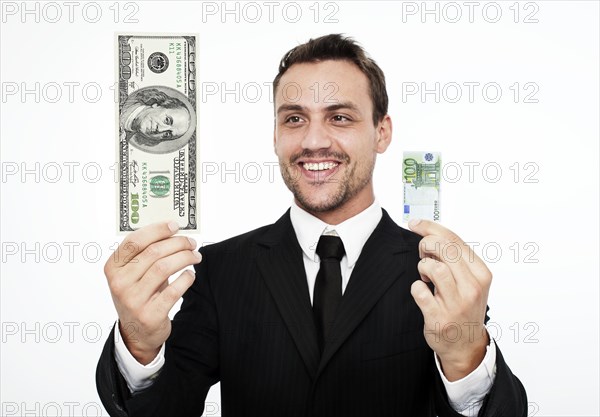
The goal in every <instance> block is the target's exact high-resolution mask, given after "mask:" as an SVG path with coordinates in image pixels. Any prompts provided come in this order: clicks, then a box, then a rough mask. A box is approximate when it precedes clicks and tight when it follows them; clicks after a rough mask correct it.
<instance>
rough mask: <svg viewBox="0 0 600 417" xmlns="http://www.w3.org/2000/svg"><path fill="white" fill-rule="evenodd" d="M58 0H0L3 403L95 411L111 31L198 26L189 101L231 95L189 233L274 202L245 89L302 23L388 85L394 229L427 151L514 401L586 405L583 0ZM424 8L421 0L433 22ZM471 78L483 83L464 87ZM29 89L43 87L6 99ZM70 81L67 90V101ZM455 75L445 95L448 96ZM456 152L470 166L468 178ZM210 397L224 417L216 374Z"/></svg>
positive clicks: (591, 277) (593, 213)
mask: <svg viewBox="0 0 600 417" xmlns="http://www.w3.org/2000/svg"><path fill="white" fill-rule="evenodd" d="M36 4H37V6H36ZM111 5H112V6H111ZM286 5H287V6H286ZM255 6H257V7H255ZM284 6H285V7H286V8H285V12H284ZM311 6H312V9H311V8H310V7H311ZM24 7H27V8H29V9H30V10H33V12H31V13H30V14H24V13H23V8H24ZM71 7H74V9H72V10H73V14H72V16H69V6H68V5H65V4H64V3H63V2H57V3H53V4H51V5H46V4H45V3H39V2H35V3H34V2H31V3H27V5H26V6H24V5H23V4H22V3H21V2H3V3H2V23H1V25H2V27H1V38H2V40H1V77H2V92H3V94H2V102H1V105H2V109H1V110H2V111H1V113H2V116H1V129H2V130H1V137H2V138H1V151H2V183H1V185H2V203H1V210H2V211H1V227H2V229H1V241H2V270H1V300H0V301H1V308H0V312H1V322H2V344H1V348H2V350H1V362H0V367H1V369H2V371H1V379H0V383H1V387H0V397H1V398H0V404H1V406H2V412H0V414H3V415H57V414H58V415H63V416H67V415H82V414H83V415H97V413H99V412H100V409H99V408H98V407H99V406H98V404H100V401H99V399H98V397H97V394H96V388H95V380H94V373H95V367H96V363H97V359H98V357H99V354H100V351H101V349H102V346H103V344H104V341H105V339H106V337H107V336H108V332H109V329H110V328H111V326H112V323H113V322H114V320H115V318H116V315H115V311H114V308H113V305H112V301H111V297H110V294H109V291H108V287H107V285H106V280H105V278H104V275H103V271H102V268H103V265H104V262H105V261H106V259H107V257H108V256H109V255H110V252H111V249H110V248H111V247H113V248H114V245H115V243H116V242H119V241H120V240H121V239H122V236H120V235H118V234H117V233H116V214H115V213H116V209H117V202H116V199H115V186H116V185H115V183H114V180H113V174H114V171H113V170H111V169H110V168H111V167H114V163H115V129H116V128H115V120H114V119H115V117H114V111H115V102H114V98H113V97H114V96H113V90H111V89H110V87H111V86H112V85H113V83H114V81H115V80H114V73H115V68H114V65H115V62H114V33H115V32H166V33H169V32H173V33H186V32H191V33H197V34H198V35H199V56H198V61H199V72H198V77H199V80H200V89H201V90H200V95H201V92H202V88H204V89H205V91H206V89H207V88H211V87H212V86H214V85H217V86H218V87H219V89H221V87H226V88H228V89H230V90H235V85H236V83H239V89H238V91H239V93H240V95H239V97H238V98H236V97H235V94H233V93H231V94H228V95H225V96H224V97H221V95H220V94H215V95H209V96H205V97H204V98H203V97H201V96H200V97H199V98H198V99H199V101H200V102H201V103H200V104H199V107H198V113H199V132H200V155H199V159H200V163H201V164H202V166H204V167H205V168H214V167H215V166H216V167H218V168H219V171H220V172H219V173H217V174H214V175H205V176H204V177H203V178H202V177H201V181H203V182H202V184H201V194H200V225H201V229H202V230H201V233H199V234H198V235H197V236H195V237H196V239H197V240H198V242H214V241H219V240H222V239H224V238H226V237H230V236H233V235H236V234H239V233H242V232H245V231H248V230H250V229H253V228H255V227H259V226H261V225H264V224H267V223H272V222H273V221H275V220H276V219H277V218H278V217H279V216H280V215H281V214H282V213H283V212H284V210H285V209H286V208H287V207H288V206H289V204H290V202H291V195H290V194H289V192H288V191H287V189H286V187H285V186H284V185H283V182H282V181H281V179H280V176H279V172H278V169H277V168H275V170H274V171H273V172H274V179H270V178H269V170H270V168H269V167H268V164H269V163H273V162H276V157H275V155H274V154H273V148H272V135H273V133H272V127H273V124H272V123H273V119H272V117H273V113H272V112H273V109H272V103H271V99H270V96H269V92H270V90H269V87H268V86H266V85H265V86H263V89H262V91H261V97H260V98H259V99H258V100H253V99H255V98H256V93H257V91H256V89H252V88H251V87H252V86H255V85H256V84H252V83H258V84H259V85H262V84H263V83H268V82H270V81H272V79H273V77H274V76H275V74H276V71H277V66H278V63H279V59H280V58H281V57H282V55H283V54H284V53H285V52H286V51H287V50H288V49H290V48H291V47H293V46H295V45H297V44H298V43H301V42H304V41H306V40H308V39H309V38H310V37H316V36H320V35H323V34H327V33H345V34H348V35H351V36H353V37H355V38H356V39H357V40H358V41H359V42H360V43H361V44H362V45H364V47H365V48H366V49H367V51H369V53H370V54H371V55H372V56H373V57H374V58H375V60H376V61H377V62H378V64H379V65H380V66H381V67H382V69H383V70H384V72H385V74H386V77H387V83H388V92H389V96H390V109H389V111H390V115H391V117H392V120H393V123H394V133H393V142H392V145H391V147H390V148H389V150H388V151H387V152H386V153H385V154H383V155H381V156H380V157H379V159H378V166H377V168H376V174H375V187H376V194H377V198H378V200H379V201H380V203H381V204H382V205H383V207H385V208H386V209H387V210H388V211H389V212H390V214H391V215H392V217H393V218H395V219H396V220H397V221H398V222H400V221H401V216H402V192H401V190H402V187H401V160H402V152H403V151H404V150H435V151H441V152H442V157H443V162H444V163H445V164H446V167H445V168H446V169H445V171H444V173H445V179H446V180H445V181H444V183H443V197H442V223H443V224H444V225H446V226H447V227H449V228H451V229H453V230H454V231H456V232H457V233H458V234H459V235H460V236H462V237H463V238H464V239H465V240H467V241H471V242H475V243H474V246H476V250H477V252H478V253H479V254H481V255H482V256H484V257H485V258H486V259H487V260H488V261H489V262H488V265H489V267H490V269H491V270H492V271H493V273H494V282H493V285H492V289H491V294H490V299H489V304H490V306H491V311H490V316H491V318H492V321H493V322H494V323H495V327H494V329H495V330H496V336H497V337H496V340H497V343H498V344H499V346H500V348H501V350H502V352H503V354H504V356H505V358H506V360H507V361H508V363H509V365H510V367H511V369H512V371H513V372H514V373H515V374H516V375H517V376H518V377H519V378H520V379H521V381H522V382H523V384H524V385H525V387H526V389H527V394H528V399H529V401H530V415H538V416H566V415H569V416H598V415H599V413H600V409H599V404H598V391H599V384H598V369H599V368H598V367H599V364H598V356H599V355H598V353H599V352H598V346H599V344H598V328H599V323H598V281H599V271H598V252H599V251H598V185H599V184H598V154H599V149H598V139H599V132H598V114H599V106H598V103H599V101H598V91H599V85H598V84H599V83H598V74H599V66H598V63H599V45H598V43H599V31H598V21H599V5H598V2H595V1H569V2H567V1H537V2H529V3H526V2H521V3H517V4H516V5H515V4H514V2H513V1H510V2H498V3H494V4H490V3H489V2H478V3H477V4H476V5H475V6H474V13H473V15H472V17H470V16H469V8H468V6H466V5H465V4H464V3H463V2H457V3H453V4H450V5H448V4H446V3H438V2H427V4H426V5H423V4H422V3H421V2H392V1H383V2H368V3H367V2H358V1H357V2H330V3H320V4H317V5H316V6H314V5H313V2H302V3H296V4H292V5H288V3H285V2H279V4H278V5H276V6H275V7H274V9H273V15H272V18H271V19H270V17H269V8H268V7H269V6H267V5H265V3H263V2H257V3H254V4H253V5H251V6H246V8H244V4H243V3H239V4H238V5H237V6H235V3H233V2H232V3H229V4H228V5H227V7H228V8H229V9H231V10H234V12H232V13H231V14H226V15H222V11H223V8H224V7H225V6H224V5H223V4H222V3H221V2H213V3H210V4H208V5H205V6H204V12H205V13H203V6H202V4H201V3H200V2H191V1H180V2H129V3H120V4H116V5H114V4H113V3H110V2H109V3H106V4H105V3H94V4H90V3H89V2H88V3H86V2H75V6H71ZM236 7H237V10H238V12H237V13H236V12H235V10H236V9H235V8H236ZM424 7H427V8H428V9H430V10H435V8H436V7H437V10H438V11H439V22H436V15H435V14H425V15H423V14H422V13H423V8H424ZM15 8H16V10H15ZM215 9H217V13H216V14H209V13H207V12H208V11H210V10H215ZM298 9H299V10H300V11H301V13H302V14H301V16H299V18H298V21H297V22H295V23H293V20H295V19H296V12H297V10H298ZM484 9H485V12H484ZM498 9H499V10H500V11H501V13H502V15H501V16H500V17H499V19H498V21H497V22H496V23H493V22H492V21H493V20H495V19H496V11H497V10H498ZM36 10H37V11H36ZM98 10H100V11H101V15H100V16H99V17H96V14H97V11H98ZM257 10H260V11H261V13H262V16H261V17H260V19H258V22H256V23H252V22H251V21H252V20H256V19H255V17H256V11H257ZM315 10H319V12H320V13H319V15H318V16H316V15H315ZM515 10H519V12H520V13H519V15H518V16H516V14H515ZM57 11H59V12H60V13H61V14H60V15H57ZM115 11H119V14H118V16H116V14H115ZM413 11H414V12H415V14H410V13H411V12H413ZM457 11H460V12H461V14H462V16H461V18H460V19H458V22H456V23H452V22H451V21H452V20H456V19H455V16H456V12H457ZM13 12H14V13H15V14H13ZM327 17H328V18H327ZM36 19H37V20H38V22H36ZM236 19H238V20H239V23H237V22H236ZM52 20H58V21H57V22H56V23H52V22H51V21H52ZM94 20H97V22H93V21H94ZM115 20H116V22H115ZM270 20H272V22H271V21H270ZM315 20H316V23H315ZM332 20H337V23H335V22H331V21H332ZM422 20H424V22H423V21H422ZM515 20H517V22H515ZM525 20H527V21H529V23H526V22H525ZM535 20H537V22H535ZM136 21H137V22H136ZM471 82H473V83H479V86H478V87H475V89H474V93H475V94H474V96H473V100H470V99H469V96H468V93H469V91H468V88H467V85H468V84H466V85H465V84H464V83H471ZM36 83H39V84H38V87H37V90H38V91H39V94H38V97H36V94H35V93H30V94H25V95H24V96H23V95H22V94H21V93H22V90H23V89H29V90H33V91H35V90H36ZM53 83H54V84H53ZM65 83H78V84H71V85H74V87H73V88H74V90H73V91H74V94H73V97H72V100H71V98H70V97H69V89H68V87H67V86H68V85H69V84H65ZM215 83H216V84H215ZM415 83H416V84H415ZM422 83H424V84H422ZM435 83H439V86H440V87H439V88H440V97H439V103H437V102H436V98H435V95H434V94H427V95H425V96H424V97H421V94H420V92H419V93H418V94H415V95H404V97H403V91H404V92H405V93H406V92H407V91H408V89H410V88H411V87H413V86H415V85H416V86H418V87H419V88H420V89H421V88H422V87H426V88H428V89H434V87H435ZM452 83H457V84H458V85H459V86H461V88H462V97H461V99H460V100H459V101H458V102H456V103H452V102H451V101H452V100H453V99H454V97H455V95H456V89H455V88H454V87H453V86H456V85H457V84H452ZM487 83H497V85H498V86H500V88H501V93H502V96H501V97H500V99H499V100H498V101H497V102H495V103H493V102H491V101H494V100H493V99H494V96H495V90H494V89H488V90H487V95H484V94H483V93H482V87H483V86H484V85H485V84H487ZM515 83H519V87H518V91H519V92H520V94H519V97H515V90H517V87H516V86H515ZM525 83H532V84H528V87H527V88H525ZM88 84H89V86H88V87H87V90H85V91H84V90H83V87H84V86H85V85H88ZM56 85H58V86H61V90H58V92H60V93H61V97H60V98H59V99H58V101H57V100H56V95H57V89H56ZM495 85H496V84H492V86H495ZM15 86H16V88H17V89H18V90H17V91H16V93H15V94H9V93H10V92H12V91H14V89H15ZM97 86H99V87H100V91H99V92H100V94H101V96H100V97H98V99H97V100H96V95H97V93H98V91H97V89H96V87H97ZM245 86H247V87H246V89H245V90H244V87H245ZM511 86H513V87H512V89H511ZM453 88H454V89H453ZM534 90H535V93H534V94H533V95H532V96H530V97H529V99H528V100H527V101H532V100H533V101H536V100H537V102H533V103H527V102H525V101H526V100H525V96H526V95H527V94H528V93H532V92H534ZM219 93H220V91H219ZM515 98H516V99H517V100H516V101H517V102H516V103H515ZM50 101H57V102H56V103H52V102H50ZM251 101H256V102H255V103H252V102H251ZM471 101H472V102H471ZM236 163H239V168H237V169H236ZM469 163H478V164H479V165H478V166H474V172H473V176H472V177H471V178H469V171H468V165H465V164H469ZM515 163H518V164H519V165H518V169H517V166H516V165H514V164H515ZM527 163H529V165H525V164H527ZM36 164H37V165H36ZM76 164H78V165H76ZM86 164H88V165H86ZM256 164H258V165H259V166H262V172H260V174H261V177H260V179H258V180H256V177H257V171H256V169H255V167H256ZM264 164H267V165H264ZM486 164H488V165H487V170H486V171H485V172H484V171H483V169H482V168H483V167H484V165H486ZM69 165H70V166H72V167H73V176H72V178H69V169H68V166H69ZM57 166H58V167H61V168H62V170H61V171H60V173H61V177H60V178H59V179H57V180H56V181H55V182H52V181H54V180H55V178H56V176H57V170H56V167H57ZM84 166H86V170H85V171H84V170H83V167H84ZM98 166H99V167H100V168H101V169H102V172H101V173H100V175H99V177H98V178H96V177H97V172H96V169H95V168H96V167H98ZM245 167H246V168H245ZM253 167H254V168H253ZM457 167H460V168H461V171H460V172H458V171H457V169H456V168H457ZM497 167H500V169H501V177H498V178H496V171H497ZM511 167H512V169H511ZM223 168H225V169H228V170H229V171H230V173H229V174H226V175H225V176H224V177H222V176H221V173H222V169H223ZM15 169H16V170H17V171H16V172H14V171H15ZM24 170H30V173H29V174H26V175H24V176H23V175H22V174H23V171H24ZM13 172H14V173H13ZM236 172H237V174H238V176H239V177H238V178H236V174H235V173H236ZM516 173H519V175H518V178H515V176H516V175H515V174H516ZM201 174H202V173H200V175H201ZM458 174H461V176H460V177H457V175H458ZM528 174H529V177H527V181H529V182H527V181H526V176H527V175H528ZM36 175H37V178H36ZM496 179H497V181H496V182H492V180H496ZM255 180H256V181H255ZM93 181H95V182H93ZM532 181H534V182H532ZM515 242H516V243H515ZM86 245H87V246H86ZM69 247H72V248H73V252H72V253H69ZM84 247H85V248H86V250H85V251H84V250H83V248H84ZM484 247H485V248H486V252H485V253H482V250H483V248H484ZM57 248H59V249H61V251H60V252H57ZM497 248H500V250H501V251H502V253H501V254H498V253H497ZM511 248H512V249H511ZM98 249H100V251H101V253H99V254H98V253H97V250H98ZM517 249H518V253H517ZM26 251H29V252H26ZM535 261H537V262H535ZM98 333H99V334H98ZM207 407H208V409H207V413H206V414H207V415H220V411H219V392H218V389H217V387H213V389H212V390H211V392H210V394H209V397H208V399H207ZM102 412H103V413H104V414H106V412H105V411H102ZM11 413H12V414H11ZM27 413H29V414H27Z"/></svg>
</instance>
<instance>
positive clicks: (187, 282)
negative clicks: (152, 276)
mask: <svg viewBox="0 0 600 417" xmlns="http://www.w3.org/2000/svg"><path fill="white" fill-rule="evenodd" d="M195 279H196V274H195V272H194V271H191V270H189V269H186V270H185V271H183V272H182V273H181V275H179V277H177V279H175V281H173V282H172V283H170V284H169V285H168V286H167V288H165V289H164V290H163V291H161V293H160V295H159V296H158V297H156V299H155V300H154V302H155V303H156V306H155V307H156V311H157V312H158V313H159V314H160V315H162V316H166V315H168V314H169V311H171V309H172V308H173V306H174V305H175V303H176V302H177V301H179V299H180V298H181V297H182V296H183V294H184V293H185V292H186V291H187V290H188V288H190V287H191V286H192V284H193V283H194V280H195Z"/></svg>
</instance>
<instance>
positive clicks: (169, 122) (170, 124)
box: [165, 116, 173, 126]
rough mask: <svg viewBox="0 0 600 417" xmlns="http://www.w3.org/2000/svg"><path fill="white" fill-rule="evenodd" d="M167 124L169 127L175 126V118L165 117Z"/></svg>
mask: <svg viewBox="0 0 600 417" xmlns="http://www.w3.org/2000/svg"><path fill="white" fill-rule="evenodd" d="M165 124H166V125H169V126H173V118H172V117H171V116H166V117H165Z"/></svg>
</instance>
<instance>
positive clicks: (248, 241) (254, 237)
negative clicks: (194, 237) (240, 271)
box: [201, 224, 273, 254]
mask: <svg viewBox="0 0 600 417" xmlns="http://www.w3.org/2000/svg"><path fill="white" fill-rule="evenodd" d="M272 227H273V225H272V224H270V225H266V226H262V227H259V228H257V229H254V230H250V231H249V232H246V233H242V234H241V235H237V236H233V237H230V238H228V239H225V240H223V241H221V242H217V243H212V244H209V245H206V246H203V247H202V248H201V252H203V253H205V254H217V253H231V252H238V251H248V250H249V249H251V248H253V247H254V246H255V244H256V243H257V242H258V241H259V240H260V239H261V238H262V237H263V236H264V235H265V234H266V233H267V232H269V230H271V228H272Z"/></svg>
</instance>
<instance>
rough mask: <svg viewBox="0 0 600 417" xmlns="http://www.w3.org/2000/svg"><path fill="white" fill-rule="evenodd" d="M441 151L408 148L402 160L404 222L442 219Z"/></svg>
mask: <svg viewBox="0 0 600 417" xmlns="http://www.w3.org/2000/svg"><path fill="white" fill-rule="evenodd" d="M441 163H442V155H441V153H440V152H417V151H406V152H404V157H403V159H402V182H403V184H404V218H403V219H404V221H405V222H408V221H409V220H410V219H427V220H436V221H439V220H440V180H441V178H442V176H441Z"/></svg>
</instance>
